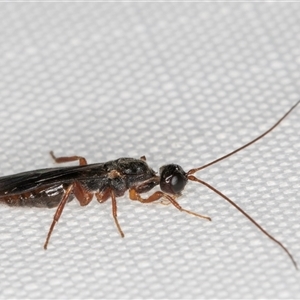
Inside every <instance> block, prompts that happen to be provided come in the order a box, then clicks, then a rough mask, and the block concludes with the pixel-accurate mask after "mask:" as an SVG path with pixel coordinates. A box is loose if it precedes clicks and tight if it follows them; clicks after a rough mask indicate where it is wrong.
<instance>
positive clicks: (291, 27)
mask: <svg viewBox="0 0 300 300" xmlns="http://www.w3.org/2000/svg"><path fill="white" fill-rule="evenodd" d="M299 15H300V5H299V3H279V4H275V3H253V4H251V3H227V4H226V3H183V4H182V3H163V4H162V3H87V4H83V3H47V4H46V3H15V4H13V3H2V4H0V20H1V21H0V22H1V26H0V122H1V125H0V144H1V147H0V165H1V168H0V173H1V175H2V176H3V175H8V174H13V173H17V172H22V171H25V170H33V169H39V168H44V167H53V166H56V165H55V164H54V163H53V161H52V160H51V157H50V156H49V151H50V150H54V151H55V153H56V155H58V156H62V155H64V156H66V155H74V154H77V155H81V156H84V157H86V158H87V160H88V162H90V163H93V162H101V161H107V160H111V159H115V158H118V157H128V156H129V157H137V158H138V157H140V156H142V155H146V157H147V161H148V163H149V165H150V166H151V167H152V168H153V169H155V170H158V169H159V167H160V166H161V165H163V164H166V163H171V162H174V163H178V164H180V165H181V166H182V167H183V168H184V169H185V170H189V169H190V168H193V167H198V166H201V165H203V164H205V163H207V162H210V161H211V160H213V159H216V158H218V157H220V156H222V155H225V154H226V153H229V152H230V151H232V150H234V149H236V148H238V147H239V146H241V145H243V144H245V143H247V142H248V141H250V140H251V139H253V138H255V137H257V136H258V135H259V134H261V133H263V132H264V131H265V130H266V129H268V128H269V127H271V126H272V125H273V124H274V123H275V122H276V121H277V120H278V119H279V118H280V117H281V116H282V115H283V114H284V113H285V112H286V111H287V110H288V109H289V108H290V107H291V106H292V105H293V104H294V103H296V101H297V100H298V99H300V92H299V91H300V71H299V70H300V50H299V49H300V35H299V32H300V22H299ZM299 119H300V107H298V108H297V109H296V110H295V111H294V112H293V113H292V114H291V115H290V116H289V117H288V118H287V119H286V120H285V121H284V122H283V123H282V124H281V125H280V126H279V127H278V128H277V129H276V130H274V131H273V132H272V133H271V134H269V135H268V136H267V137H265V138H264V139H263V140H261V141H259V142H258V143H256V144H254V145H252V146H251V147H249V148H248V149H246V150H243V151H242V152H240V153H238V154H236V155H234V156H232V157H231V158H229V159H227V160H225V161H223V162H220V163H218V164H216V165H214V166H211V167H209V168H207V169H206V170H203V171H201V172H199V173H198V176H199V177H201V178H202V179H203V180H206V181H207V182H208V183H210V184H212V185H213V186H214V187H216V188H217V189H219V190H221V191H222V192H223V193H225V194H226V195H227V196H228V197H230V198H231V199H232V200H233V201H235V202H236V203H237V204H238V205H240V206H241V207H242V208H244V209H245V210H246V211H247V212H248V213H249V214H250V215H251V216H252V217H253V218H254V219H255V220H256V221H257V222H258V223H259V224H261V225H262V226H263V227H264V228H265V229H266V230H267V231H268V232H269V233H270V234H272V235H274V237H276V238H277V239H279V240H280V241H281V242H282V243H283V244H284V245H285V246H286V247H287V248H288V249H289V250H290V252H291V253H292V254H293V255H294V258H295V260H296V261H297V262H298V264H299V265H300V233H299V232H300V231H299V229H300V225H299V224H300V223H299V220H300V182H299V178H300V136H299V131H300V122H299ZM178 201H180V204H181V205H182V206H183V207H184V208H186V209H191V210H193V211H195V212H198V213H201V214H206V215H208V216H210V217H211V218H212V222H208V221H205V220H202V219H199V218H196V217H194V216H191V215H188V214H186V213H183V212H180V211H178V210H176V209H175V208H174V207H172V206H171V205H161V204H160V203H157V204H148V205H143V204H141V203H138V202H133V201H130V200H129V198H128V195H126V196H124V197H122V198H118V215H119V222H120V224H121V226H122V229H123V230H124V232H125V238H124V239H121V238H120V237H119V234H118V232H117V230H116V228H115V225H114V222H113V219H112V216H111V202H110V201H107V202H106V203H104V204H101V205H100V204H99V203H98V202H97V201H93V202H92V203H91V204H90V205H89V206H87V207H80V206H79V204H78V202H76V201H73V202H71V203H69V204H68V205H67V207H66V208H65V210H64V212H63V215H62V217H61V219H60V221H59V223H58V224H57V226H56V227H55V230H54V232H53V235H52V238H51V240H50V244H49V248H48V250H47V251H44V249H43V243H44V241H45V237H46V234H47V232H48V229H49V226H50V223H51V221H52V217H53V214H54V212H55V210H53V209H51V210H50V209H46V208H45V209H24V208H13V209H12V208H9V207H6V206H1V207H0V213H1V218H0V264H1V267H0V295H1V298H2V299H7V298H19V299H20V298H30V299H37V298H57V299H62V298H64V299H65V298H69V299H70V298H78V299H86V298H108V299H116V298H124V299H133V298H135V299H137V298H143V299H146V298H155V299H162V298H170V299H179V298H180V299H183V298H185V299H195V298H231V299H236V298H239V299H240V298H282V299H283V298H300V284H299V282H300V280H299V278H300V277H299V272H297V271H295V268H294V266H293V265H292V263H291V261H290V259H289V257H288V256H287V255H286V253H284V251H283V250H282V249H281V248H280V247H279V246H278V245H276V244H275V243H274V242H272V241H271V240H269V239H268V238H267V237H266V236H264V235H263V233H262V232H260V231H259V230H258V229H257V228H256V227H255V226H254V225H253V224H251V223H250V221H249V220H247V219H246V218H245V217H244V216H243V215H241V213H239V212H238V211H237V210H236V209H235V208H234V207H232V206H231V205H230V204H229V203H227V202H226V201H225V200H223V199H222V198H220V196H218V195H217V194H214V193H213V192H211V191H210V190H208V189H206V188H205V187H203V186H200V185H199V184H196V183H189V184H188V185H187V187H186V189H185V191H184V193H183V195H182V197H181V198H180V199H179V200H178Z"/></svg>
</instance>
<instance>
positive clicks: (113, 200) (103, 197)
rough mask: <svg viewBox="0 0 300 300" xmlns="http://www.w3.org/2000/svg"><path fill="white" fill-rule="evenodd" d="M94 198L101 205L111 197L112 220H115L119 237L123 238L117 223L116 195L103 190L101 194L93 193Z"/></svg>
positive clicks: (108, 189)
mask: <svg viewBox="0 0 300 300" xmlns="http://www.w3.org/2000/svg"><path fill="white" fill-rule="evenodd" d="M95 196H96V198H97V200H98V202H99V203H103V202H105V201H106V200H107V199H108V198H109V197H111V204H112V215H113V218H114V220H115V224H116V226H117V228H118V231H119V233H120V235H121V237H122V238H123V237H124V233H123V231H122V229H121V226H120V224H119V221H118V215H117V200H116V195H115V193H114V191H113V190H112V189H110V188H107V189H105V190H104V191H102V192H97V193H95Z"/></svg>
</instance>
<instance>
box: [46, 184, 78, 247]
mask: <svg viewBox="0 0 300 300" xmlns="http://www.w3.org/2000/svg"><path fill="white" fill-rule="evenodd" d="M73 188H74V184H71V185H69V186H68V188H67V189H66V191H65V194H64V195H63V197H62V199H61V201H60V202H59V204H58V207H57V209H56V212H55V215H54V217H53V221H52V224H51V226H50V229H49V232H48V235H47V239H46V242H45V244H44V249H45V250H46V249H47V245H48V242H49V239H50V236H51V233H52V231H53V228H54V226H55V224H56V223H57V222H58V220H59V218H60V216H61V214H62V212H63V210H64V207H65V205H66V203H67V201H68V199H69V196H70V193H71V192H72V190H73Z"/></svg>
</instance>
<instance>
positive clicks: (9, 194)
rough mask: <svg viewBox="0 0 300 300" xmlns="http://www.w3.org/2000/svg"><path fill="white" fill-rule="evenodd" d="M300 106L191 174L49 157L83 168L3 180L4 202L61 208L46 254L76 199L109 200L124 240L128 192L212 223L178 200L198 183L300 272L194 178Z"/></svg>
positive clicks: (0, 194) (141, 164)
mask: <svg viewBox="0 0 300 300" xmlns="http://www.w3.org/2000/svg"><path fill="white" fill-rule="evenodd" d="M299 103H300V101H298V102H297V103H296V104H295V105H294V106H292V107H291V108H290V109H289V111H288V112H287V113H285V114H284V116H283V117H282V118H281V119H279V120H278V121H277V122H276V123H275V124H274V125H273V126H272V127H271V128H270V129H268V130H267V131H266V132H264V133H263V134H261V135H260V136H258V137H257V138H256V139H254V140H252V141H251V142H249V143H247V144H246V145H244V146H242V147H240V148H238V149H236V150H234V151H232V152H230V153H228V154H226V155H224V156H222V157H220V158H218V159H216V160H214V161H212V162H210V163H208V164H206V165H204V166H201V167H199V168H195V169H191V170H189V171H188V172H185V171H184V170H183V169H182V167H181V166H179V165H177V164H168V165H165V166H162V167H161V168H160V169H159V175H157V173H156V172H154V171H153V170H152V169H151V168H150V167H149V166H148V164H147V163H146V158H145V156H142V157H141V158H140V159H135V158H119V159H117V160H112V161H108V162H105V163H96V164H87V161H86V159H85V158H84V157H81V156H69V157H56V156H55V155H54V153H53V152H52V151H51V152H50V154H51V156H52V158H53V159H54V160H55V161H56V162H57V163H64V162H70V161H79V166H70V167H58V168H48V169H41V170H34V171H28V172H23V173H19V174H15V175H8V176H4V177H1V178H0V202H2V203H5V204H7V205H9V206H27V207H41V208H43V207H48V208H53V207H57V209H56V212H55V214H54V217H53V221H52V223H51V226H50V229H49V232H48V235H47V238H46V241H45V244H44V248H45V249H47V246H48V243H49V239H50V236H51V234H52V231H53V229H54V226H55V224H56V223H57V222H58V220H59V218H60V216H61V214H62V212H63V209H64V207H65V205H66V203H67V202H70V201H72V200H73V199H74V198H76V199H77V200H78V201H79V203H80V205H81V206H86V205H88V204H89V203H90V202H91V200H92V199H93V197H94V196H95V197H96V199H97V200H98V202H99V203H102V202H105V201H106V200H108V199H111V203H112V215H113V218H114V221H115V224H116V226H117V228H118V231H119V233H120V235H121V236H122V237H124V233H123V231H122V229H121V226H120V224H119V222H118V217H117V201H116V198H117V197H120V196H123V195H124V193H125V192H126V191H127V190H129V198H130V199H131V200H134V201H139V202H141V203H151V202H154V201H157V200H159V199H165V200H167V201H169V202H170V203H171V204H172V205H173V206H174V207H175V208H177V209H178V210H180V211H183V212H186V213H188V214H191V215H194V216H196V217H199V218H203V219H206V220H209V221H211V218H210V217H208V216H204V215H200V214H198V213H195V212H193V211H190V210H187V209H184V208H183V207H181V206H180V205H179V203H178V202H177V200H176V199H177V198H178V197H179V196H180V195H181V192H182V191H183V190H184V188H185V185H186V184H187V182H188V181H194V182H198V183H200V184H202V185H205V186H206V187H208V188H209V189H210V190H212V191H214V192H215V193H217V194H218V195H219V196H221V197H222V198H223V199H225V200H226V201H228V202H229V203H230V204H231V205H233V206H234V207H235V208H236V209H237V210H238V211H240V212H241V213H242V214H243V215H244V216H245V217H246V218H248V219H249V220H250V221H251V222H252V223H253V224H254V225H255V226H256V227H257V228H258V229H259V230H260V231H261V232H262V233H264V234H265V235H266V236H267V237H268V238H270V239H271V240H272V241H274V242H275V243H276V244H278V245H279V246H280V247H281V248H282V249H283V250H284V251H285V252H286V254H287V255H288V256H289V258H290V259H291V261H292V263H293V264H294V266H295V268H296V269H297V268H298V267H297V263H296V261H295V260H294V258H293V256H292V255H291V253H290V252H289V250H288V249H287V248H286V247H285V246H284V245H283V244H282V243H281V242H280V241H279V240H277V239H275V238H274V237H273V236H272V235H271V234H269V233H268V232H267V231H266V230H265V229H264V228H263V227H261V225H259V224H258V223H257V222H256V221H255V220H254V219H253V218H252V217H251V216H249V215H248V214H247V213H246V212H245V211H244V210H243V209H242V208H240V207H239V206H238V205H237V204H236V203H234V202H233V201H232V200H231V199H229V198H228V197H227V196H226V195H224V194H223V193H222V192H220V191H219V190H217V189H216V188H214V187H213V186H211V185H210V184H208V183H207V182H205V181H203V180H201V179H199V178H197V177H196V176H194V174H195V173H196V172H198V171H200V170H203V169H205V168H207V167H209V166H211V165H213V164H215V163H217V162H219V161H221V160H223V159H225V158H227V157H229V156H231V155H233V154H235V153H237V152H239V151H241V150H243V149H245V148H246V147H248V146H250V145H251V144H253V143H255V142H256V141H258V140H260V139H261V138H263V137H264V136H265V135H267V134H268V133H269V132H271V131H272V130H273V129H274V128H275V127H276V126H278V125H279V124H280V122H282V121H283V120H284V119H285V118H286V117H287V116H288V115H289V114H290V113H291V111H292V110H293V109H295V107H296V106H297V105H298V104H299ZM157 185H159V186H160V191H156V192H154V193H153V194H152V195H150V196H149V197H147V198H143V197H142V196H141V194H142V193H145V192H148V191H150V190H151V189H152V188H154V187H155V186H157Z"/></svg>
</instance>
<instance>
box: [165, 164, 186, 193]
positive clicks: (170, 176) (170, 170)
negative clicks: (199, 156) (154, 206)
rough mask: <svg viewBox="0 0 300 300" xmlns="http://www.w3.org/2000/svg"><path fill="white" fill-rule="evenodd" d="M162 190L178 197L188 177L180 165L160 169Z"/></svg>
mask: <svg viewBox="0 0 300 300" xmlns="http://www.w3.org/2000/svg"><path fill="white" fill-rule="evenodd" d="M159 172H160V188H161V190H162V191H163V192H165V193H168V194H172V195H178V194H180V193H181V192H182V191H183V189H184V187H185V185H186V183H187V180H188V179H187V175H186V173H185V172H184V171H183V169H182V168H181V167H180V166H179V165H174V164H171V165H166V166H163V167H161V168H160V170H159Z"/></svg>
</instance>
